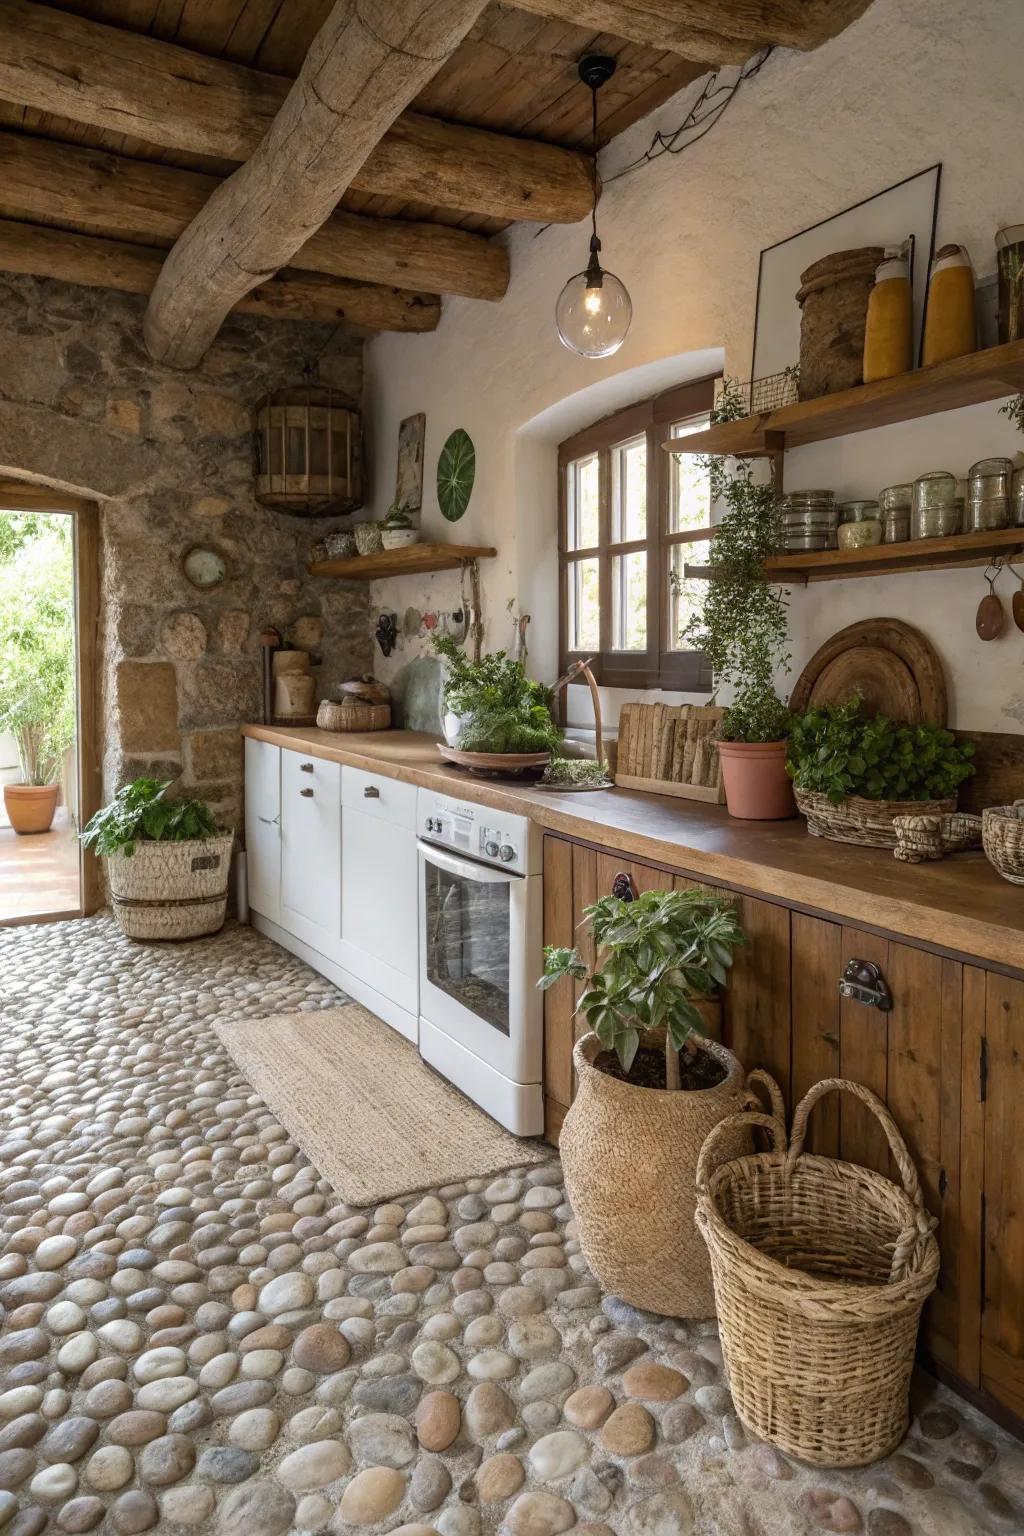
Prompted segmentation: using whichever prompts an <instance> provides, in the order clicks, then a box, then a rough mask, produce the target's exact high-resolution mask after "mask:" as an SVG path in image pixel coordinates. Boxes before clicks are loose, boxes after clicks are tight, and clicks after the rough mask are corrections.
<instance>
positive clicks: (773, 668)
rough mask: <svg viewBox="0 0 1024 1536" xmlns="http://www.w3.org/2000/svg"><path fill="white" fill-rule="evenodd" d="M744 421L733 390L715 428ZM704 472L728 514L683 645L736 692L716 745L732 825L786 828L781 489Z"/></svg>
mask: <svg viewBox="0 0 1024 1536" xmlns="http://www.w3.org/2000/svg"><path fill="white" fill-rule="evenodd" d="M742 414H743V402H742V399H741V398H740V395H739V392H738V388H737V386H736V385H730V384H728V381H727V385H726V388H725V389H724V390H723V394H722V397H721V399H720V401H719V405H718V407H717V409H716V411H715V413H714V416H713V419H714V420H716V421H727V420H731V419H733V418H734V417H735V416H736V415H742ZM704 462H705V465H706V468H707V471H708V476H709V480H710V490H711V497H712V500H714V501H717V502H719V503H720V504H724V508H725V510H724V512H723V515H722V518H721V520H720V522H719V523H718V525H717V527H716V531H715V536H714V538H713V539H712V540H711V549H710V555H709V564H710V566H711V577H710V580H709V581H708V582H707V583H706V589H707V590H706V592H705V596H704V603H703V608H702V611H701V612H700V613H698V614H695V615H694V616H693V618H692V619H691V620H690V622H689V623H688V624H687V626H686V629H685V630H684V636H683V637H684V638H685V639H686V640H687V641H688V642H689V643H690V644H691V645H693V646H694V648H695V649H697V650H699V651H703V652H704V654H705V655H706V656H707V657H708V659H709V660H710V662H711V666H712V668H713V670H714V675H715V684H716V688H729V689H731V690H732V702H731V704H730V707H729V709H728V710H727V712H726V715H725V717H724V719H723V720H722V723H721V726H720V727H719V730H718V733H717V738H718V739H717V741H716V746H717V748H718V755H719V758H720V760H721V764H722V780H723V783H724V785H725V798H726V804H727V805H728V807H729V813H730V815H732V816H738V817H741V818H744V819H752V820H758V821H762V820H763V821H774V820H779V819H781V818H783V817H786V816H792V815H793V813H794V805H793V790H792V786H791V784H790V782H789V779H788V778H787V775H786V735H787V732H788V727H789V712H788V710H787V709H786V706H785V705H784V704H783V702H782V700H781V699H780V698H779V696H778V694H777V693H776V691H775V678H776V675H777V674H778V673H779V672H780V671H782V670H787V669H788V666H789V653H788V651H787V649H786V646H787V629H786V593H785V591H784V590H783V589H782V588H780V587H778V586H776V585H774V584H773V583H771V582H769V581H768V580H767V579H766V577H765V572H764V561H765V559H766V557H767V556H768V555H770V554H773V553H774V552H775V550H776V548H777V547H778V543H779V514H778V505H777V498H776V495H775V487H774V484H772V483H771V482H769V483H767V484H762V483H760V482H759V481H758V480H757V479H756V476H755V467H754V463H753V462H752V461H751V460H749V459H728V460H726V459H721V458H713V459H707V460H705V461H704Z"/></svg>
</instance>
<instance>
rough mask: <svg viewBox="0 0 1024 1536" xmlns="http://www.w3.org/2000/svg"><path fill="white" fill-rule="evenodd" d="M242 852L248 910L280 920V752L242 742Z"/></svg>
mask: <svg viewBox="0 0 1024 1536" xmlns="http://www.w3.org/2000/svg"><path fill="white" fill-rule="evenodd" d="M245 848H246V868H247V870H248V876H249V906H250V907H251V908H252V910H253V911H254V912H258V913H260V914H261V916H263V917H266V918H269V919H270V921H271V922H272V923H276V922H279V921H280V918H281V748H280V747H274V746H271V744H270V742H269V741H254V740H253V739H252V738H251V737H246V742H245Z"/></svg>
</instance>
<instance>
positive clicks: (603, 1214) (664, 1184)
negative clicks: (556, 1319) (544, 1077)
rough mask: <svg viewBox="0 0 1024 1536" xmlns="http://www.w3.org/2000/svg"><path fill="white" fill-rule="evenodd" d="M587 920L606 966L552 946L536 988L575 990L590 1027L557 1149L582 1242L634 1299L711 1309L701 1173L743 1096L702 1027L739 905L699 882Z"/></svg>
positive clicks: (618, 1290)
mask: <svg viewBox="0 0 1024 1536" xmlns="http://www.w3.org/2000/svg"><path fill="white" fill-rule="evenodd" d="M585 921H586V922H587V923H588V924H589V927H590V931H591V935H592V938H593V944H594V952H595V954H596V955H597V957H598V959H597V962H596V963H595V964H594V965H590V964H588V963H587V962H586V961H585V960H584V959H582V957H581V956H580V954H579V951H578V950H576V949H555V948H548V949H547V950H546V951H545V973H544V976H543V977H542V979H541V983H540V985H541V986H542V987H544V988H547V987H552V986H554V985H555V984H556V983H558V982H566V983H567V984H571V985H573V986H578V987H580V988H581V995H580V998H579V1001H578V1003H577V1005H576V1012H577V1013H578V1014H580V1015H581V1016H582V1018H583V1019H584V1020H585V1021H586V1023H587V1024H588V1025H589V1026H590V1030H591V1033H589V1034H587V1035H584V1036H583V1038H582V1039H581V1040H579V1041H578V1042H577V1044H576V1047H575V1050H574V1052H573V1060H574V1064H575V1068H576V1074H577V1079H578V1085H579V1086H578V1089H577V1093H576V1097H575V1098H574V1099H573V1102H572V1105H571V1106H570V1108H569V1111H568V1114H567V1115H566V1117H565V1121H564V1123H563V1125H562V1131H561V1137H560V1143H559V1146H560V1152H561V1158H562V1167H563V1170H564V1173H565V1183H566V1189H567V1191H568V1194H569V1198H570V1200H571V1202H572V1207H573V1210H574V1212H575V1215H576V1221H577V1224H578V1227H579V1238H580V1246H581V1247H582V1249H583V1253H584V1255H585V1256H586V1259H587V1262H588V1264H589V1265H590V1268H591V1269H592V1270H593V1272H594V1274H595V1275H596V1276H597V1278H598V1280H599V1281H600V1282H601V1284H602V1286H603V1287H604V1288H605V1289H606V1290H607V1291H610V1292H612V1293H613V1294H614V1295H617V1296H621V1297H623V1299H624V1300H626V1301H628V1302H630V1303H632V1305H634V1306H637V1307H644V1308H647V1309H649V1310H650V1311H652V1312H661V1313H665V1314H667V1315H669V1316H676V1317H710V1316H713V1314H714V1310H715V1309H714V1292H713V1288H712V1284H711V1272H710V1268H709V1264H708V1258H707V1251H706V1249H705V1247H704V1244H703V1242H702V1241H701V1239H700V1237H699V1235H698V1234H697V1232H696V1231H695V1228H694V1210H695V1206H696V1197H695V1190H694V1181H695V1174H696V1167H697V1157H698V1154H699V1152H700V1149H701V1146H702V1145H703V1142H704V1139H705V1137H706V1136H707V1134H708V1132H709V1131H710V1130H711V1128H712V1126H714V1125H717V1124H718V1122H719V1121H720V1120H723V1119H725V1117H726V1116H727V1115H730V1114H732V1113H734V1112H735V1111H736V1110H737V1109H738V1108H740V1107H742V1103H743V1101H744V1076H743V1069H742V1067H741V1066H740V1063H739V1062H738V1061H737V1059H736V1057H735V1056H734V1055H733V1054H732V1052H731V1051H728V1050H726V1048H725V1046H723V1045H721V1044H719V1043H718V1042H717V1041H716V1040H713V1039H711V1038H708V1035H707V1033H706V1032H707V1031H708V1030H709V1029H714V1028H715V1025H716V1022H717V1010H716V993H717V989H718V988H720V987H723V986H724V985H725V983H726V980H727V977H728V972H729V967H730V965H731V964H732V958H733V951H734V950H735V948H736V946H737V945H738V944H740V943H742V942H743V932H742V929H741V928H740V924H739V919H738V917H737V914H736V909H735V906H734V904H733V903H732V902H731V901H730V900H728V899H726V898H723V897H718V896H711V895H708V894H707V892H705V891H703V890H700V889H697V888H693V889H690V890H684V891H645V892H644V893H643V895H641V896H638V897H636V898H635V899H633V900H626V899H624V898H621V897H617V896H605V897H603V898H602V899H601V900H600V901H598V902H596V903H595V904H594V905H593V906H590V907H587V908H586V911H585ZM735 1150H736V1152H738V1151H740V1150H742V1148H741V1147H740V1146H739V1145H738V1144H737V1146H736V1148H735ZM723 1155H724V1156H730V1155H733V1154H732V1153H730V1152H729V1151H728V1150H727V1151H726V1152H725V1153H724V1154H723Z"/></svg>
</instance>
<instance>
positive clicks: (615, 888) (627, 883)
mask: <svg viewBox="0 0 1024 1536" xmlns="http://www.w3.org/2000/svg"><path fill="white" fill-rule="evenodd" d="M612 895H613V896H617V897H618V898H619V900H620V901H636V897H637V890H636V881H635V880H634V879H633V876H632V875H631V874H630V873H629V872H628V870H625V869H623V870H620V871H619V873H618V874H617V875H616V876H615V879H614V880H613V881H612Z"/></svg>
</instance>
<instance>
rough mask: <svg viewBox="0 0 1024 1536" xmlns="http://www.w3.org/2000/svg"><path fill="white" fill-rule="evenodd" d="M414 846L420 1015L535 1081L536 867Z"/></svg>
mask: <svg viewBox="0 0 1024 1536" xmlns="http://www.w3.org/2000/svg"><path fill="white" fill-rule="evenodd" d="M417 846H418V848H419V882H420V900H419V908H420V945H419V952H420V1013H421V1015H422V1017H423V1018H424V1019H426V1020H427V1021H428V1022H429V1023H430V1024H432V1025H433V1026H434V1027H435V1029H438V1030H440V1031H442V1033H444V1034H446V1035H448V1036H450V1037H451V1038H452V1039H453V1040H456V1041H457V1042H458V1043H459V1044H460V1045H462V1046H464V1047H465V1049H466V1050H468V1051H471V1052H472V1053H473V1054H474V1055H475V1056H477V1057H479V1058H480V1060H481V1061H484V1062H486V1063H487V1065H488V1066H490V1067H492V1068H494V1070H495V1071H498V1072H500V1073H502V1075H503V1076H505V1077H507V1078H510V1079H511V1080H512V1081H513V1082H517V1083H539V1082H540V1080H541V1055H542V1030H541V1020H542V1016H543V1008H542V998H541V994H540V992H539V991H538V990H537V981H538V979H539V977H540V973H541V965H542V953H541V951H542V944H541V925H542V918H543V914H542V895H541V890H542V887H541V878H540V876H539V875H532V876H524V875H517V874H513V873H512V871H511V870H504V869H491V868H490V867H489V866H488V865H486V864H477V863H475V862H473V861H472V860H470V859H463V858H459V857H458V855H457V854H453V853H449V852H448V851H447V850H446V849H442V848H434V847H432V846H431V845H430V844H429V843H423V842H421V843H419V844H418V845H417Z"/></svg>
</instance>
